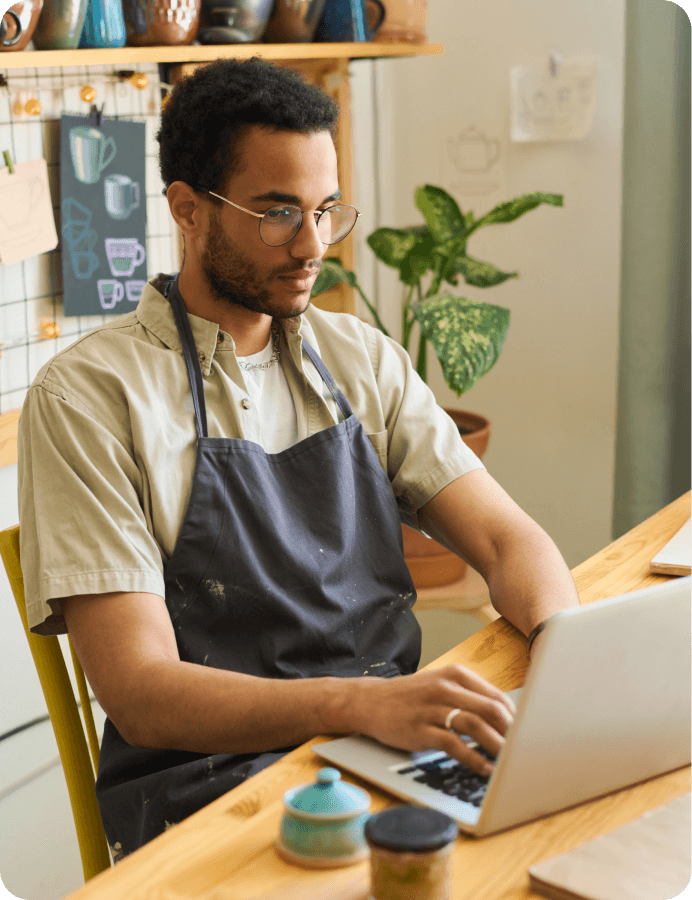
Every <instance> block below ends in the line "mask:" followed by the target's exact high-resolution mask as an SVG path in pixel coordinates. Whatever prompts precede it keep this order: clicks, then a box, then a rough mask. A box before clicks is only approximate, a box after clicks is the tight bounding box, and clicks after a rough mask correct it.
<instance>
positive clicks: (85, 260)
mask: <svg viewBox="0 0 692 900" xmlns="http://www.w3.org/2000/svg"><path fill="white" fill-rule="evenodd" d="M80 227H81V226H80ZM63 231H64V228H63ZM68 240H69V238H68ZM97 240H98V235H97V234H96V232H95V231H94V229H93V228H88V227H87V229H86V230H85V231H83V232H82V234H81V235H80V236H79V239H78V240H77V241H75V242H74V243H73V244H72V245H71V248H70V258H71V260H72V269H73V271H74V274H75V277H76V278H82V279H83V278H91V276H92V275H93V273H94V272H95V271H96V269H98V267H99V264H100V263H99V258H98V256H97V255H96V254H95V253H94V252H93V249H94V244H95V243H96V241H97Z"/></svg>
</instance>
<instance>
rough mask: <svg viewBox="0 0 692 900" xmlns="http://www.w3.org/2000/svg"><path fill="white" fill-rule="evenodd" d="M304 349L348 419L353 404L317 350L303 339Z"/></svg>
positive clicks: (351, 413)
mask: <svg viewBox="0 0 692 900" xmlns="http://www.w3.org/2000/svg"><path fill="white" fill-rule="evenodd" d="M303 347H304V348H305V351H306V353H307V354H308V356H309V357H310V359H311V360H312V364H313V365H314V367H315V368H316V369H317V371H318V372H319V373H320V375H321V376H322V380H323V381H324V383H325V384H326V385H327V387H328V388H329V390H330V391H331V392H332V396H333V397H334V400H335V401H336V404H337V406H338V407H339V409H340V410H341V412H342V414H343V417H344V419H348V418H349V417H350V416H352V415H353V410H352V409H351V404H350V403H349V402H348V400H347V399H346V397H345V395H344V394H342V393H341V391H340V390H339V388H338V386H337V383H336V382H335V381H334V379H333V378H332V375H331V372H330V371H329V369H328V368H327V367H326V366H325V364H324V363H323V362H322V360H321V358H320V357H319V355H318V353H317V351H316V350H314V349H313V348H312V347H311V346H310V344H308V342H307V341H306V340H305V338H303Z"/></svg>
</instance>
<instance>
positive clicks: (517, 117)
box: [510, 61, 597, 141]
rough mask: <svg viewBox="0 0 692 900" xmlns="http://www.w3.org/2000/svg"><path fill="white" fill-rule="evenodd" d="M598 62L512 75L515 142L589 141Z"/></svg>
mask: <svg viewBox="0 0 692 900" xmlns="http://www.w3.org/2000/svg"><path fill="white" fill-rule="evenodd" d="M596 83H597V67H596V63H595V62H575V61H573V62H563V63H561V64H560V65H559V66H558V67H557V70H556V71H555V74H552V73H551V71H550V70H549V69H548V68H547V67H543V66H515V67H514V68H513V69H511V71H510V92H511V122H512V125H511V138H512V140H513V141H576V140H581V139H582V138H584V137H586V135H587V134H588V132H589V128H590V127H591V120H592V119H593V114H594V110H595V108H596Z"/></svg>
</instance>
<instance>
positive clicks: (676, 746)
mask: <svg viewBox="0 0 692 900" xmlns="http://www.w3.org/2000/svg"><path fill="white" fill-rule="evenodd" d="M690 581H691V579H690V578H689V577H687V578H679V579H675V580H674V581H668V582H665V583H664V584H660V585H655V586H654V587H649V588H644V589H641V590H638V591H633V592H631V593H628V594H623V595H620V596H617V597H611V598H608V599H606V600H601V601H597V602H595V603H590V604H588V605H586V606H577V607H572V608H570V609H566V610H562V611H561V612H559V613H557V614H556V615H554V616H552V617H551V618H550V619H549V620H548V622H547V624H546V627H545V629H544V631H543V634H542V635H541V639H540V641H539V643H538V644H537V646H536V651H535V653H534V656H533V659H532V661H531V665H530V666H529V670H528V673H527V678H526V682H525V684H524V687H523V688H521V689H520V692H510V696H513V697H516V699H515V702H516V703H517V713H516V716H515V717H514V723H513V724H512V726H511V727H510V729H509V731H508V733H507V736H506V740H505V743H504V746H503V748H502V750H501V751H500V754H499V756H498V758H497V761H496V764H495V767H494V771H493V774H492V775H491V777H490V779H486V778H483V777H481V776H479V775H476V774H475V773H473V772H471V771H470V770H469V769H465V768H464V767H463V766H461V765H460V764H459V763H457V762H456V761H455V760H453V759H450V758H449V757H447V756H446V754H445V753H441V752H439V751H430V752H429V753H417V754H413V755H412V754H410V753H406V752H403V751H400V750H395V749H392V748H391V747H386V746H384V745H383V744H380V743H378V742H377V741H375V740H373V739H371V738H367V737H363V736H351V737H346V738H338V739H337V740H333V741H327V742H325V743H322V744H317V745H315V746H314V747H313V750H314V752H315V753H317V754H318V755H319V756H321V757H322V758H324V759H326V760H328V761H329V762H330V763H332V764H333V765H336V766H341V767H343V768H344V769H347V770H349V771H351V772H354V773H355V774H357V775H360V776H361V777H362V778H364V779H366V780H368V781H371V782H372V783H374V784H375V785H377V786H378V787H380V788H382V789H383V790H385V791H388V792H390V793H391V794H394V795H395V796H397V797H400V798H402V799H404V800H407V801H409V802H413V803H418V804H420V805H422V806H429V807H432V808H433V809H439V810H441V811H442V812H444V813H447V815H449V816H451V817H452V818H453V819H454V820H455V821H456V822H457V824H458V825H459V828H460V829H461V830H462V831H464V832H466V833H469V834H474V835H484V834H490V833H493V832H496V831H500V830H503V829H505V828H510V827H512V826H513V825H518V824H521V823H523V822H527V821H530V820H532V819H537V818H540V817H541V816H545V815H549V814H551V813H554V812H557V811H559V810H561V809H565V808H567V807H570V806H575V805H577V804H579V803H582V802H584V801H586V800H590V799H591V798H593V797H598V796H601V795H603V794H606V793H609V792H611V791H616V790H619V789H620V788H623V787H626V786H628V785H631V784H635V783H636V782H639V781H643V780H644V779H646V778H651V777H652V776H654V775H658V774H660V773H662V772H666V771H669V770H671V769H675V768H678V767H680V766H684V765H686V764H687V763H689V762H690V705H691V698H690V681H691V672H690ZM479 749H480V748H479Z"/></svg>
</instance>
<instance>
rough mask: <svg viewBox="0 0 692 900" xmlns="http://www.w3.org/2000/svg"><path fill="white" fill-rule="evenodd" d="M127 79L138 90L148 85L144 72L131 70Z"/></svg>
mask: <svg viewBox="0 0 692 900" xmlns="http://www.w3.org/2000/svg"><path fill="white" fill-rule="evenodd" d="M128 80H129V82H130V84H132V85H134V87H136V88H137V90H138V91H143V90H144V88H145V87H148V85H149V79H148V77H147V76H146V75H145V74H144V72H133V73H132V75H130V78H129V79H128Z"/></svg>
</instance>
